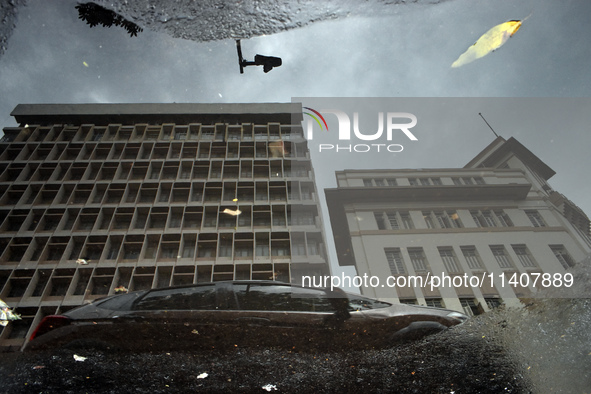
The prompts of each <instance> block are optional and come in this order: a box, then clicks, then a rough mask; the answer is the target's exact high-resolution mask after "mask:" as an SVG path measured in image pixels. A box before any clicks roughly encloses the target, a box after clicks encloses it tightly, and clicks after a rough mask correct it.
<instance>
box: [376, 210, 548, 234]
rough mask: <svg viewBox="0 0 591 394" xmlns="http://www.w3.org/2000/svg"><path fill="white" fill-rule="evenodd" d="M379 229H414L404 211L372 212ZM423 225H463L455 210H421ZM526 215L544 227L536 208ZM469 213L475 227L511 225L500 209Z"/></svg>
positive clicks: (437, 227) (445, 226)
mask: <svg viewBox="0 0 591 394" xmlns="http://www.w3.org/2000/svg"><path fill="white" fill-rule="evenodd" d="M373 214H374V218H375V220H376V224H377V226H378V229H380V230H409V229H414V228H415V225H414V223H413V220H412V218H411V216H410V214H409V212H406V211H379V212H374V213H373ZM422 214H423V219H424V220H425V225H426V226H427V228H430V229H446V228H463V227H464V225H463V224H462V221H461V220H460V217H459V215H458V214H457V212H456V211H455V210H440V211H423V212H422ZM525 214H526V216H527V217H528V218H529V220H530V221H531V223H532V226H534V227H545V226H546V223H545V222H544V220H543V219H542V216H541V215H540V213H539V212H538V211H536V210H526V211H525ZM470 215H471V216H472V219H473V220H474V223H475V224H476V226H477V227H513V221H512V220H511V218H510V217H509V215H507V214H506V213H505V212H504V211H503V210H502V209H496V210H488V209H487V210H471V211H470Z"/></svg>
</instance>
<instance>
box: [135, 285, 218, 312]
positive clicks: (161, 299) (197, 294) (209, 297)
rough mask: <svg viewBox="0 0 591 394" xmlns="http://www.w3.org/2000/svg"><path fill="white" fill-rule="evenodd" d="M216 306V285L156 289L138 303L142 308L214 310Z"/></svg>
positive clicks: (139, 307) (138, 306)
mask: <svg viewBox="0 0 591 394" xmlns="http://www.w3.org/2000/svg"><path fill="white" fill-rule="evenodd" d="M216 306H217V304H216V291H215V286H214V285H207V286H194V287H184V288H180V289H164V290H154V291H151V292H149V293H148V294H146V296H145V297H144V298H142V299H141V300H140V301H139V302H138V304H137V308H138V309H140V310H214V309H216Z"/></svg>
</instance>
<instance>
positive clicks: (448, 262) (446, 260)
mask: <svg viewBox="0 0 591 394" xmlns="http://www.w3.org/2000/svg"><path fill="white" fill-rule="evenodd" d="M437 249H438V250H439V256H441V260H442V261H443V265H444V266H445V269H446V271H447V272H462V270H461V269H460V264H459V263H458V259H457V258H456V255H455V253H454V251H453V248H452V247H451V246H445V247H438V248H437Z"/></svg>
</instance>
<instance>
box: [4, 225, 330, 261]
mask: <svg viewBox="0 0 591 394" xmlns="http://www.w3.org/2000/svg"><path fill="white" fill-rule="evenodd" d="M322 248H323V244H322V240H321V236H320V235H319V233H301V232H294V233H291V234H290V233H287V232H273V233H268V232H257V233H247V232H240V233H220V234H216V233H200V234H194V233H190V234H189V233H185V234H164V235H160V234H148V235H144V234H135V235H131V234H128V235H109V236H107V235H90V236H85V235H80V236H76V235H74V236H72V237H69V236H63V237H62V236H51V237H43V236H37V237H18V238H13V239H10V238H2V239H0V264H11V265H16V264H18V263H20V262H21V261H23V262H25V261H30V262H39V263H58V262H61V261H63V262H77V263H78V264H84V265H86V264H88V263H91V262H92V263H99V262H101V261H107V260H109V261H114V262H134V261H142V262H143V261H176V260H177V259H191V260H193V261H195V259H205V260H211V259H213V260H215V259H222V260H227V259H246V260H252V259H253V258H257V259H271V258H273V259H277V258H278V259H286V258H290V257H291V256H302V257H306V256H320V255H321V253H322V250H323V249H322Z"/></svg>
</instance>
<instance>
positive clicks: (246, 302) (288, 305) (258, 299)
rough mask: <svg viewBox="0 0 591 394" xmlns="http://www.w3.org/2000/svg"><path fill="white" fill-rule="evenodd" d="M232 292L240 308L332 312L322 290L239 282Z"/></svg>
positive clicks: (330, 305)
mask: <svg viewBox="0 0 591 394" xmlns="http://www.w3.org/2000/svg"><path fill="white" fill-rule="evenodd" d="M234 293H235V295H236V300H237V302H238V305H239V308H240V309H241V310H251V311H252V310H254V311H291V312H334V308H333V306H332V304H331V302H330V300H329V299H328V298H327V295H326V293H325V292H324V291H322V290H317V289H307V288H301V287H295V286H293V287H292V286H287V285H274V284H268V285H267V284H240V285H235V286H234Z"/></svg>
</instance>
